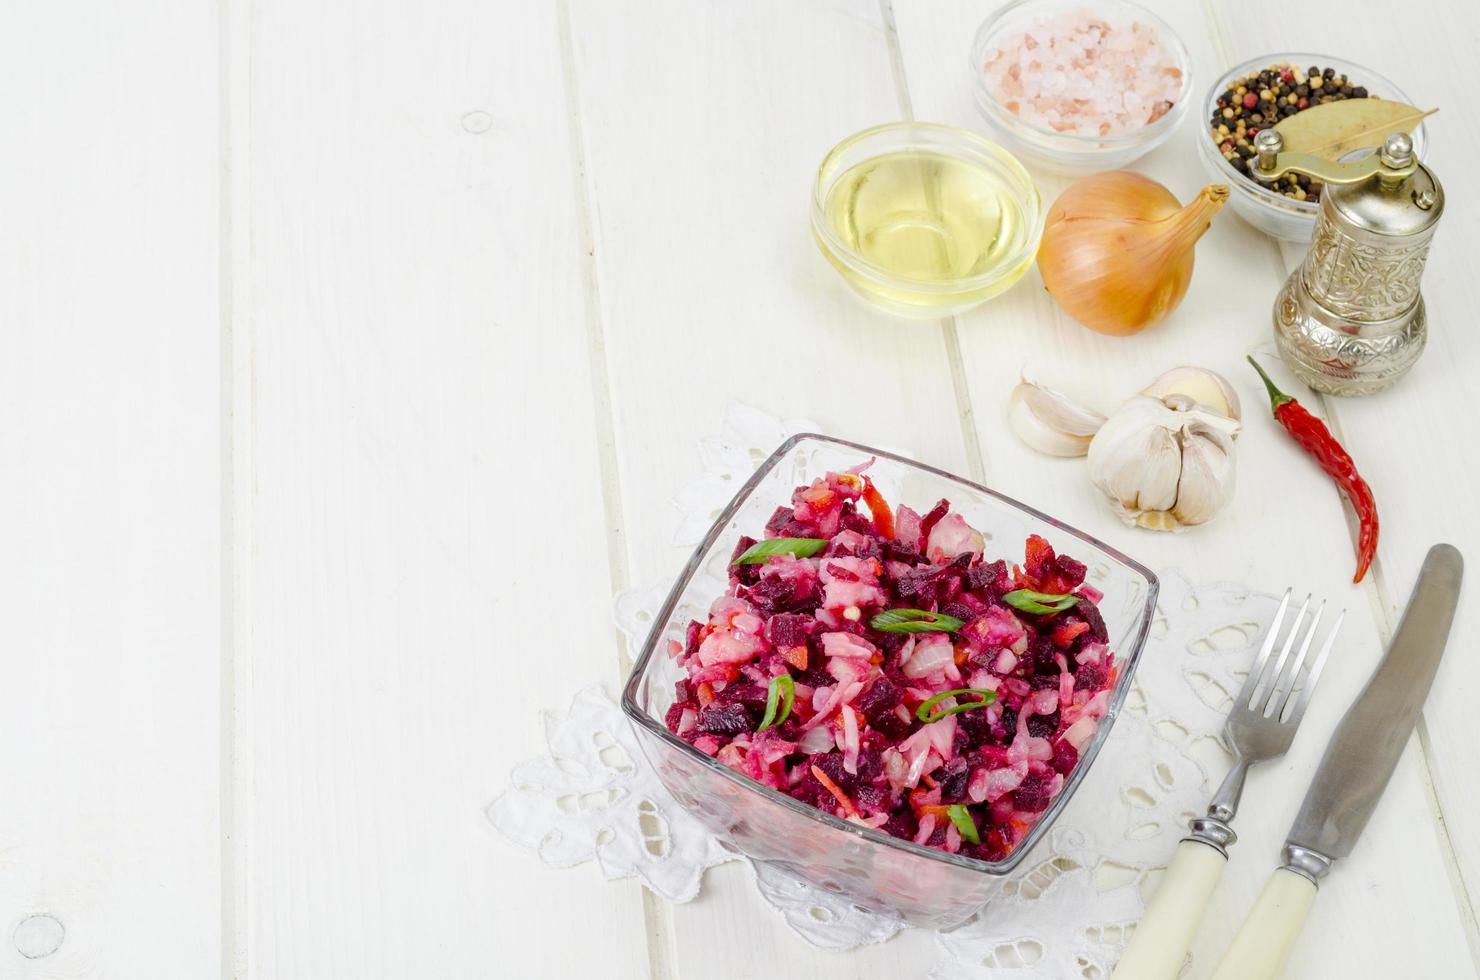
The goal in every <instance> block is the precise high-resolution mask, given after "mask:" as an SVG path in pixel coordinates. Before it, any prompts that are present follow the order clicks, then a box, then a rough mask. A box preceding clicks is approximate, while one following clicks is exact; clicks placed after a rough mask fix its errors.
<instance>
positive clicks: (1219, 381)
mask: <svg viewBox="0 0 1480 980" xmlns="http://www.w3.org/2000/svg"><path fill="white" fill-rule="evenodd" d="M1141 394H1143V395H1150V396H1151V397H1153V398H1165V397H1166V396H1167V395H1172V394H1178V395H1187V396H1188V397H1190V398H1191V399H1192V400H1193V401H1195V402H1197V403H1198V404H1199V405H1206V406H1207V407H1208V408H1211V409H1213V410H1214V411H1216V412H1219V413H1221V414H1223V415H1225V416H1227V417H1228V418H1231V419H1233V420H1234V421H1239V419H1240V417H1241V416H1240V414H1239V402H1238V392H1237V391H1235V390H1234V388H1233V385H1231V384H1229V383H1228V379H1227V378H1225V377H1223V375H1221V374H1219V373H1218V372H1217V371H1209V370H1208V369H1207V368H1200V367H1177V368H1172V369H1171V370H1170V371H1167V372H1166V373H1165V374H1163V375H1162V376H1161V377H1159V378H1157V379H1156V380H1155V381H1153V382H1151V383H1150V384H1149V385H1147V386H1146V387H1144V388H1142V389H1141Z"/></svg>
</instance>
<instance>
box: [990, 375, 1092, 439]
mask: <svg viewBox="0 0 1480 980" xmlns="http://www.w3.org/2000/svg"><path fill="white" fill-rule="evenodd" d="M1007 413H1008V415H1007V417H1008V422H1009V423H1010V424H1011V426H1012V431H1013V432H1014V433H1016V434H1017V437H1018V438H1019V439H1021V440H1022V441H1023V442H1024V443H1026V444H1027V445H1028V446H1029V447H1031V448H1033V449H1036V450H1038V451H1039V452H1040V453H1047V454H1048V455H1050V456H1083V455H1084V454H1085V453H1086V452H1088V451H1089V442H1090V439H1092V438H1093V437H1094V434H1095V433H1096V432H1098V431H1100V426H1102V425H1104V424H1105V416H1103V415H1101V414H1100V413H1099V412H1096V411H1094V410H1092V409H1088V408H1085V407H1084V406H1083V405H1080V404H1078V403H1077V402H1075V401H1074V400H1073V399H1071V398H1069V396H1067V395H1065V394H1063V393H1062V392H1059V391H1055V390H1054V389H1052V388H1049V387H1046V386H1044V385H1039V384H1035V383H1033V382H1031V381H1028V380H1027V379H1024V380H1022V381H1020V382H1019V383H1018V385H1017V387H1015V388H1013V389H1012V397H1011V399H1010V400H1009V401H1008V407H1007Z"/></svg>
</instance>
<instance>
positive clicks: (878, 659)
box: [868, 653, 884, 667]
mask: <svg viewBox="0 0 1480 980" xmlns="http://www.w3.org/2000/svg"><path fill="white" fill-rule="evenodd" d="M868 662H869V663H871V664H873V665H874V666H875V667H877V666H879V664H881V663H883V662H884V655H883V654H882V653H876V654H874V655H873V656H872V657H869V658H868Z"/></svg>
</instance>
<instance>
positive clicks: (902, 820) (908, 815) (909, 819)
mask: <svg viewBox="0 0 1480 980" xmlns="http://www.w3.org/2000/svg"><path fill="white" fill-rule="evenodd" d="M879 829H880V830H882V831H884V833H886V834H892V835H893V836H895V837H902V838H904V839H905V840H911V839H913V838H914V836H915V832H916V831H917V830H919V829H920V824H919V823H918V822H917V821H916V820H915V811H913V810H911V809H910V808H909V807H908V806H901V807H898V808H896V809H895V810H893V811H892V812H891V813H890V814H889V819H888V820H886V821H884V826H882V827H880V828H879Z"/></svg>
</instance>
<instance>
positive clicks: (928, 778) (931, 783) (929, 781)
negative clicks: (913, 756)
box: [920, 772, 935, 789]
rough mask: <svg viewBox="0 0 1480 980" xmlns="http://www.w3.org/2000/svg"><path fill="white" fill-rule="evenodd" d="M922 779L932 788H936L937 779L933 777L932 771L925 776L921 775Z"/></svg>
mask: <svg viewBox="0 0 1480 980" xmlns="http://www.w3.org/2000/svg"><path fill="white" fill-rule="evenodd" d="M920 780H921V781H922V782H923V783H924V784H925V785H926V786H929V787H930V788H931V789H935V780H934V779H932V778H931V776H930V773H928V772H927V773H925V774H924V775H923V776H921V777H920Z"/></svg>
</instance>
